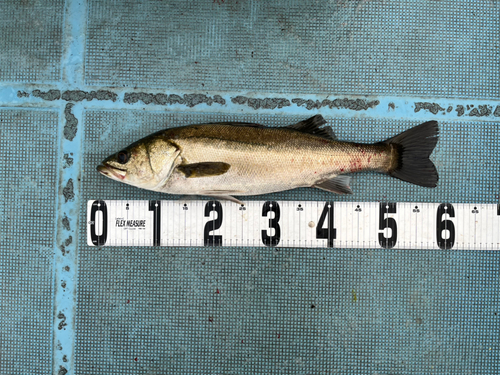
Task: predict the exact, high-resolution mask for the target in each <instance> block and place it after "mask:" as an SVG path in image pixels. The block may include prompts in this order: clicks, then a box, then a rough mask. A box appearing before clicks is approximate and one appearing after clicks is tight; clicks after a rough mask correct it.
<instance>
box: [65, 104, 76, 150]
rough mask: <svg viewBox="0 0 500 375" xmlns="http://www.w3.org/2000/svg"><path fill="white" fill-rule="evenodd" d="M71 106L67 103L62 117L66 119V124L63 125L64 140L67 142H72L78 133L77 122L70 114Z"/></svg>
mask: <svg viewBox="0 0 500 375" xmlns="http://www.w3.org/2000/svg"><path fill="white" fill-rule="evenodd" d="M73 106H74V104H72V103H68V104H66V108H65V109H64V116H65V118H66V124H65V125H64V138H66V139H67V140H68V141H72V140H73V138H75V136H76V132H77V131H78V120H77V118H76V117H75V115H74V114H73V113H72V112H71V108H73Z"/></svg>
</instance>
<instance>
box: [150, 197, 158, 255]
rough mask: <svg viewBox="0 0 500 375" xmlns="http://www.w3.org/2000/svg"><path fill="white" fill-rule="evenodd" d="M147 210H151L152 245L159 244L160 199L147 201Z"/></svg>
mask: <svg viewBox="0 0 500 375" xmlns="http://www.w3.org/2000/svg"><path fill="white" fill-rule="evenodd" d="M149 211H153V246H160V242H161V201H149Z"/></svg>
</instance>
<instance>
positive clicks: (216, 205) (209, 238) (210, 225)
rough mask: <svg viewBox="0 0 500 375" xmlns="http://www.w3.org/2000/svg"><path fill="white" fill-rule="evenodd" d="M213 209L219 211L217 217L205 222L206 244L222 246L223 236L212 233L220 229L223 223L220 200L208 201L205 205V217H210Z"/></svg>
mask: <svg viewBox="0 0 500 375" xmlns="http://www.w3.org/2000/svg"><path fill="white" fill-rule="evenodd" d="M212 211H215V212H216V213H217V218H216V219H214V220H211V221H208V222H207V223H206V224H205V230H204V231H203V233H204V236H203V237H204V242H205V246H222V236H221V235H216V236H215V235H213V234H210V232H212V231H214V230H217V229H219V228H220V227H221V225H222V205H221V204H220V202H219V201H208V202H207V204H206V205H205V217H210V213H211V212H212Z"/></svg>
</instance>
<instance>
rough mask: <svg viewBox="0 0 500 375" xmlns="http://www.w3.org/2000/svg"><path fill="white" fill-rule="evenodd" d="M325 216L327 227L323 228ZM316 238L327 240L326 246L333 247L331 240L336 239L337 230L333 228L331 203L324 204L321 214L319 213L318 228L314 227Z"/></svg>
mask: <svg viewBox="0 0 500 375" xmlns="http://www.w3.org/2000/svg"><path fill="white" fill-rule="evenodd" d="M327 216H328V221H327V226H326V228H323V226H324V225H325V220H326V217H327ZM316 238H318V239H327V240H328V242H327V246H328V247H333V240H334V239H335V238H337V230H336V229H335V228H334V227H333V202H326V203H325V206H324V207H323V212H321V216H320V217H319V221H318V226H317V227H316Z"/></svg>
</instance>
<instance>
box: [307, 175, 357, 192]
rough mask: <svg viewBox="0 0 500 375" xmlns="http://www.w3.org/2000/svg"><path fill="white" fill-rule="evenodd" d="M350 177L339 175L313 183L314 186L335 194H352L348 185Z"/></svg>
mask: <svg viewBox="0 0 500 375" xmlns="http://www.w3.org/2000/svg"><path fill="white" fill-rule="evenodd" d="M350 181H351V177H349V176H344V175H340V176H337V177H334V178H332V179H330V180H326V181H322V182H320V183H317V184H314V187H316V188H318V189H322V190H326V191H329V192H331V193H335V194H352V190H351V188H350V187H349V182H350Z"/></svg>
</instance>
